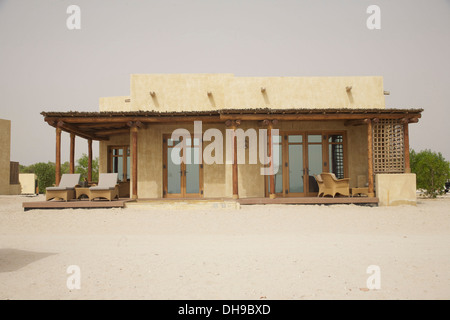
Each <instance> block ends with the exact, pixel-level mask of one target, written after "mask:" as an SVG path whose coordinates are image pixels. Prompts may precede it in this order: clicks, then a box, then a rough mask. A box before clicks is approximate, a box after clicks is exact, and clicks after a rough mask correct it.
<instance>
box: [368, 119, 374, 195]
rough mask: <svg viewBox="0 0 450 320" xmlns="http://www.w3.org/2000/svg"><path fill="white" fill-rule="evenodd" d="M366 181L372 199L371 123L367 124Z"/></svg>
mask: <svg viewBox="0 0 450 320" xmlns="http://www.w3.org/2000/svg"><path fill="white" fill-rule="evenodd" d="M367 168H368V170H367V171H368V173H367V180H368V187H369V190H368V196H369V197H374V196H375V193H374V187H373V129H372V121H371V120H369V121H368V122H367Z"/></svg>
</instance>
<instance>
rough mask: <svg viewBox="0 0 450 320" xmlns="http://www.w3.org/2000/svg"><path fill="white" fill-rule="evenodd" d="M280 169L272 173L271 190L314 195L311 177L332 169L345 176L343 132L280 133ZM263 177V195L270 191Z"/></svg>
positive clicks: (296, 194)
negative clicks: (264, 186) (264, 192)
mask: <svg viewBox="0 0 450 320" xmlns="http://www.w3.org/2000/svg"><path fill="white" fill-rule="evenodd" d="M280 136H281V139H280V140H279V141H280V165H281V166H280V170H279V171H278V173H277V174H276V175H275V193H276V194H277V196H282V197H302V196H316V195H317V192H318V191H319V187H318V185H317V181H316V179H315V176H316V175H318V174H321V173H322V172H333V173H334V174H335V175H336V177H337V178H344V177H345V176H346V165H345V133H343V132H338V133H332V132H327V131H314V132H281V134H280ZM269 182H270V179H269V177H268V176H266V196H268V195H269V194H270V183H269Z"/></svg>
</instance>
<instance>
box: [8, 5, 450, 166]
mask: <svg viewBox="0 0 450 320" xmlns="http://www.w3.org/2000/svg"><path fill="white" fill-rule="evenodd" d="M71 4H76V5H78V6H79V7H80V8H81V30H69V29H68V28H67V26H66V20H67V18H68V17H69V15H68V14H67V13H66V10H67V7H68V6H69V5H71ZM372 4H375V5H378V6H379V7H380V8H381V30H369V29H368V28H367V27H366V20H367V18H368V17H369V14H368V13H366V9H367V7H368V6H369V5H372ZM449 59H450V0H431V1H423V0H419V1H411V0H404V1H401V0H396V1H392V0H391V1H388V0H386V1H373V0H370V1H369V0H368V1H366V0H342V1H338V0H311V1H306V0H305V1H303V0H290V1H289V0H280V1H275V0H176V1H170V0H148V1H145V0H131V1H130V0H128V1H114V0H107V1H106V0H104V1H102V0H89V1H77V0H71V1H65V0H53V1H50V0H39V1H36V0H28V1H25V0H0V98H1V102H0V118H3V119H9V120H11V121H12V137H11V139H12V146H11V160H12V161H19V162H20V163H21V164H25V165H29V164H32V163H35V162H39V161H45V162H47V161H54V158H55V130H54V129H53V128H52V127H50V126H49V125H47V124H46V123H45V122H44V121H43V117H42V116H41V115H40V112H41V111H71V110H72V111H98V98H99V97H105V96H118V95H128V94H129V86H130V84H129V80H130V74H132V73H233V74H235V75H236V76H368V75H377V76H383V77H384V87H385V90H388V91H390V92H391V95H390V96H386V105H387V107H392V108H423V109H425V111H424V112H423V114H422V119H421V120H420V122H419V123H418V124H411V125H410V144H411V147H412V148H414V149H415V150H422V149H425V148H429V149H432V150H434V151H439V152H442V154H443V155H444V157H445V158H446V159H447V160H450V143H449V139H450V134H449V133H450V105H449V104H450V61H449ZM68 136H69V135H68V134H67V133H63V154H62V160H63V161H66V160H68V159H69V150H68V146H69V138H68ZM94 149H95V151H94V153H95V156H97V155H98V148H97V144H94ZM83 152H84V153H86V152H87V142H86V141H85V140H84V139H81V138H77V150H76V153H77V157H79V156H80V155H81V153H83Z"/></svg>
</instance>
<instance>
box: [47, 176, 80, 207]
mask: <svg viewBox="0 0 450 320" xmlns="http://www.w3.org/2000/svg"><path fill="white" fill-rule="evenodd" d="M79 183H80V174H79V173H73V174H63V175H62V177H61V181H60V182H59V186H57V187H48V188H46V189H45V191H46V192H45V199H46V200H47V201H49V200H52V199H55V200H56V199H61V200H64V201H67V200H71V199H75V187H76V186H79Z"/></svg>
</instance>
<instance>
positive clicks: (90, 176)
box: [88, 139, 92, 183]
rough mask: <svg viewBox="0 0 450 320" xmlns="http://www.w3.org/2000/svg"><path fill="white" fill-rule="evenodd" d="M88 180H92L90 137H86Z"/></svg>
mask: <svg viewBox="0 0 450 320" xmlns="http://www.w3.org/2000/svg"><path fill="white" fill-rule="evenodd" d="M88 182H89V183H91V182H92V139H88Z"/></svg>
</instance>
